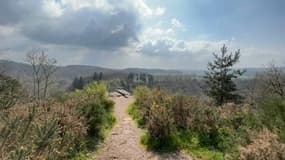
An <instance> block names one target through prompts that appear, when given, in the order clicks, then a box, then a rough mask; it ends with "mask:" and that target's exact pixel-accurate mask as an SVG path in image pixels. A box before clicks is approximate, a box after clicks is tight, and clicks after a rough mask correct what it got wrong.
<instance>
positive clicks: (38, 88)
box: [26, 49, 57, 100]
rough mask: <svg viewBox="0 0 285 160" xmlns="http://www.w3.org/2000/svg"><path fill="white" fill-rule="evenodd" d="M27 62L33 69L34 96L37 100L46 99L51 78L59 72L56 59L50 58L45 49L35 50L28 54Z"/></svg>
mask: <svg viewBox="0 0 285 160" xmlns="http://www.w3.org/2000/svg"><path fill="white" fill-rule="evenodd" d="M26 61H27V62H28V63H29V64H31V66H32V69H33V96H34V98H36V99H37V100H40V99H41V98H44V99H45V98H46V97H47V91H48V87H49V85H50V84H51V83H52V81H51V76H52V75H53V74H54V73H55V72H56V70H57V67H56V63H57V61H56V59H54V58H49V57H48V55H47V54H46V50H45V49H33V50H31V51H30V52H28V53H27V56H26ZM42 83H43V84H42ZM42 85H43V87H42ZM42 90H43V91H42ZM41 92H43V93H42V94H41Z"/></svg>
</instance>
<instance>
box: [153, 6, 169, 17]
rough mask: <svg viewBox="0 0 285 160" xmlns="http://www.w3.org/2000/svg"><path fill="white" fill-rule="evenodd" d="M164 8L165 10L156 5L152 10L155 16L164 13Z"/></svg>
mask: <svg viewBox="0 0 285 160" xmlns="http://www.w3.org/2000/svg"><path fill="white" fill-rule="evenodd" d="M165 10H166V9H165V8H162V7H158V8H156V9H155V10H154V14H155V15H157V16H162V15H164V13H165Z"/></svg>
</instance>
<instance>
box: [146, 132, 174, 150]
mask: <svg viewBox="0 0 285 160" xmlns="http://www.w3.org/2000/svg"><path fill="white" fill-rule="evenodd" d="M141 143H142V144H144V145H146V146H147V149H148V150H153V151H156V152H171V151H175V150H177V149H179V142H178V139H177V137H176V136H175V134H173V135H169V136H167V137H162V138H155V137H152V136H151V135H150V134H148V133H147V134H145V135H143V136H142V138H141Z"/></svg>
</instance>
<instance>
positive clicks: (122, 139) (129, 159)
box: [94, 97, 191, 160]
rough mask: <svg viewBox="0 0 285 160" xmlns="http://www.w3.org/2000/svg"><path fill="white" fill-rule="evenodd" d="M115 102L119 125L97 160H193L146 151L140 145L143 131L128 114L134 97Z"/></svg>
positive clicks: (174, 154) (176, 154) (178, 155)
mask: <svg viewBox="0 0 285 160" xmlns="http://www.w3.org/2000/svg"><path fill="white" fill-rule="evenodd" d="M113 100H114V101H115V115H116V117H117V124H116V126H115V127H114V128H113V129H112V131H111V133H110V135H109V137H108V138H107V139H106V141H105V143H104V144H103V145H102V148H101V149H100V150H99V151H98V154H97V156H96V157H95V158H94V159H95V160H159V159H169V160H170V159H179V160H191V158H190V157H189V156H187V155H186V154H183V153H171V154H164V155H158V154H155V153H152V152H148V151H146V150H145V148H144V147H143V146H142V145H141V144H140V137H141V135H142V130H141V129H139V128H138V127H137V126H136V124H135V123H134V122H133V121H132V119H131V117H129V115H128V114H127V108H128V106H129V105H130V104H131V103H132V102H133V101H134V99H133V97H129V98H124V97H116V98H113Z"/></svg>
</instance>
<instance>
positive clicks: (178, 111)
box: [172, 94, 199, 129]
mask: <svg viewBox="0 0 285 160" xmlns="http://www.w3.org/2000/svg"><path fill="white" fill-rule="evenodd" d="M198 105H199V100H198V99H197V98H196V97H190V96H185V95H180V94H179V95H175V96H174V97H173V102H172V107H173V116H174V120H175V125H176V126H177V127H178V128H183V129H188V128H192V127H193V126H194V117H195V113H196V112H197V110H198Z"/></svg>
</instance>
